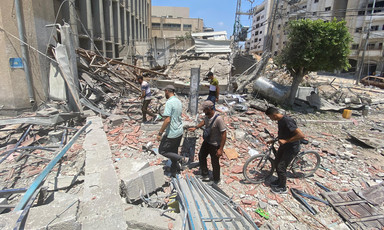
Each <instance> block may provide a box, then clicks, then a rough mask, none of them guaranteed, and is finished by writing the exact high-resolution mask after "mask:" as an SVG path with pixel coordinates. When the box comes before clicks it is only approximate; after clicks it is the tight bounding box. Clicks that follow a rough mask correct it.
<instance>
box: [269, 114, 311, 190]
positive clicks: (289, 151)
mask: <svg viewBox="0 0 384 230" xmlns="http://www.w3.org/2000/svg"><path fill="white" fill-rule="evenodd" d="M265 114H266V115H267V116H268V117H269V118H270V119H271V120H273V121H277V125H278V129H279V130H278V137H277V138H278V139H279V144H280V147H279V149H278V150H277V153H276V157H275V168H276V173H277V176H278V179H277V180H276V181H274V182H272V183H271V188H272V192H274V193H286V192H287V187H286V183H287V167H288V165H289V164H290V163H291V161H292V160H293V158H294V157H295V156H296V155H297V153H298V152H299V151H300V140H301V139H303V138H304V134H303V132H302V131H301V130H300V129H299V128H298V127H297V125H296V122H295V120H293V119H292V118H290V117H288V116H285V115H283V114H281V113H279V111H278V110H277V109H276V108H272V107H269V108H268V109H267V111H265Z"/></svg>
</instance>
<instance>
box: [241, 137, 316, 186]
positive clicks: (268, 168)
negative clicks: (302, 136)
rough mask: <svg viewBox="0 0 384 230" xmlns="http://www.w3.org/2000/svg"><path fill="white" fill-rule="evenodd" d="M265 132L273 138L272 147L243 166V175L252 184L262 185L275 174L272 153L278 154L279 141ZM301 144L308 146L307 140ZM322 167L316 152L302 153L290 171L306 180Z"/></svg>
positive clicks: (294, 160) (294, 161)
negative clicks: (276, 146) (277, 143)
mask: <svg viewBox="0 0 384 230" xmlns="http://www.w3.org/2000/svg"><path fill="white" fill-rule="evenodd" d="M264 132H265V133H267V134H269V136H270V137H271V138H273V140H272V142H271V145H270V146H269V148H268V149H267V150H265V151H264V152H263V153H262V154H257V155H253V156H251V157H250V158H249V159H248V160H247V161H246V162H245V164H244V166H243V175H244V177H245V179H246V180H247V181H249V182H251V183H255V184H257V183H261V182H264V181H265V179H267V178H268V177H270V176H271V175H272V174H273V172H274V168H275V165H274V159H273V158H271V156H270V155H271V153H272V152H273V153H274V154H276V152H277V150H276V148H275V146H274V144H275V143H276V142H277V141H278V138H275V137H274V136H273V135H272V134H271V133H270V132H269V131H268V130H267V129H264ZM300 143H301V144H308V141H307V140H302V141H300ZM319 166H320V155H319V153H318V152H316V151H314V150H307V151H301V152H300V153H298V154H297V155H296V156H295V158H293V160H292V162H291V163H290V164H289V165H288V169H289V170H290V171H292V172H293V175H294V176H295V177H299V178H305V177H309V176H312V175H313V174H314V173H315V172H316V170H317V169H318V168H319Z"/></svg>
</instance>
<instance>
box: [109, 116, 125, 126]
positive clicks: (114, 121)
mask: <svg viewBox="0 0 384 230" xmlns="http://www.w3.org/2000/svg"><path fill="white" fill-rule="evenodd" d="M108 120H109V121H110V122H111V124H112V126H117V125H121V124H122V123H123V122H124V118H123V116H120V115H114V114H113V115H111V116H109V117H108Z"/></svg>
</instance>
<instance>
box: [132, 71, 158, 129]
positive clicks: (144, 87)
mask: <svg viewBox="0 0 384 230" xmlns="http://www.w3.org/2000/svg"><path fill="white" fill-rule="evenodd" d="M137 81H138V82H139V83H140V85H141V95H140V96H139V100H141V99H143V106H142V107H141V110H142V112H143V123H145V122H147V114H148V115H150V116H152V117H155V116H156V115H155V114H153V113H152V112H150V111H149V110H148V105H149V103H151V100H152V93H151V88H150V86H149V83H148V82H146V81H144V79H143V76H138V77H137Z"/></svg>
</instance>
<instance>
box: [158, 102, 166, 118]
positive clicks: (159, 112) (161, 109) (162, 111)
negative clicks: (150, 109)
mask: <svg viewBox="0 0 384 230" xmlns="http://www.w3.org/2000/svg"><path fill="white" fill-rule="evenodd" d="M157 113H158V114H159V115H160V116H163V114H164V105H163V104H161V103H158V106H157Z"/></svg>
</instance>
